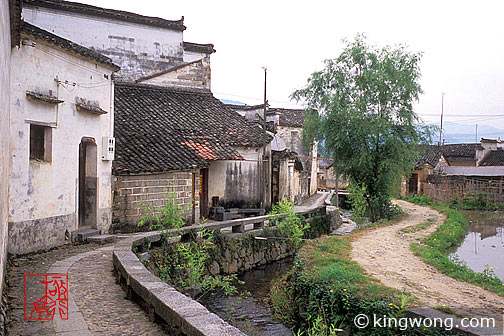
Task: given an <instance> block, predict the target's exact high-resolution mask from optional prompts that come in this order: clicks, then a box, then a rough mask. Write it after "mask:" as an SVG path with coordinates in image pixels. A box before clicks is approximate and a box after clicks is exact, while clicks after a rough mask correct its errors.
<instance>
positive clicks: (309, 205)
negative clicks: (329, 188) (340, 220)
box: [294, 191, 329, 212]
mask: <svg viewBox="0 0 504 336" xmlns="http://www.w3.org/2000/svg"><path fill="white" fill-rule="evenodd" d="M327 195H329V193H328V192H325V191H323V192H322V191H318V192H317V193H316V194H313V195H312V196H310V197H309V198H307V199H305V200H304V201H303V202H302V203H301V204H300V205H296V206H294V209H295V210H296V212H301V211H308V210H312V209H315V208H317V207H319V206H321V205H324V201H325V199H326V197H327Z"/></svg>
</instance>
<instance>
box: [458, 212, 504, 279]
mask: <svg viewBox="0 0 504 336" xmlns="http://www.w3.org/2000/svg"><path fill="white" fill-rule="evenodd" d="M461 213H462V214H463V215H464V217H465V218H466V219H467V221H468V223H469V232H468V234H467V236H466V237H465V239H464V241H463V242H462V244H461V245H460V247H459V248H458V249H457V251H456V252H455V253H454V254H452V256H455V255H456V256H457V257H458V258H459V259H460V260H463V261H464V262H466V263H467V266H469V267H470V268H472V269H473V270H475V271H476V272H482V271H483V270H485V269H491V270H492V271H493V272H495V275H496V276H497V277H499V278H500V279H501V280H504V237H503V236H504V211H477V210H465V211H461Z"/></svg>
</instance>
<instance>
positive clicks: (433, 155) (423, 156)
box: [416, 145, 441, 167]
mask: <svg viewBox="0 0 504 336" xmlns="http://www.w3.org/2000/svg"><path fill="white" fill-rule="evenodd" d="M418 152H419V154H420V157H419V158H418V160H417V162H416V166H417V167H420V166H422V165H424V164H425V163H428V164H430V165H431V166H432V167H436V165H437V164H438V162H439V159H440V158H441V151H440V150H439V146H437V145H419V146H418Z"/></svg>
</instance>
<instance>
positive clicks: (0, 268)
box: [0, 0, 11, 293]
mask: <svg viewBox="0 0 504 336" xmlns="http://www.w3.org/2000/svg"><path fill="white" fill-rule="evenodd" d="M9 21H10V20H9V3H8V0H0V293H2V286H3V276H4V270H5V261H6V258H7V231H8V226H7V217H8V216H7V214H8V204H9V202H8V197H9V188H8V182H9V161H10V160H9V158H10V151H9V137H8V136H6V134H9V106H10V82H9V74H10V59H11V39H10V22H9Z"/></svg>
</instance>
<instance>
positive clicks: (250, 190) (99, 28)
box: [23, 0, 271, 230]
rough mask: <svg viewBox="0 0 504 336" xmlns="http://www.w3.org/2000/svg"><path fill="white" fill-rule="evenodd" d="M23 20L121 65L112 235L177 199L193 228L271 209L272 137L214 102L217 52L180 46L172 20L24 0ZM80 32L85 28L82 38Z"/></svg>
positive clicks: (177, 24)
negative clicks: (214, 212)
mask: <svg viewBox="0 0 504 336" xmlns="http://www.w3.org/2000/svg"><path fill="white" fill-rule="evenodd" d="M23 16H25V17H26V19H27V20H28V21H30V22H32V23H34V24H36V25H39V26H40V27H43V28H45V29H47V30H50V31H52V32H55V33H58V34H61V35H62V36H63V37H66V38H68V39H71V40H74V41H76V42H78V43H81V44H83V45H85V46H86V47H88V48H91V49H93V50H95V51H97V52H99V53H101V54H103V55H106V56H109V57H110V58H111V59H112V60H113V61H114V62H115V63H117V64H118V65H120V66H121V70H120V71H119V72H117V74H115V82H116V84H117V85H116V88H115V92H114V102H115V113H116V114H115V127H114V128H115V132H116V141H117V145H116V147H117V152H116V154H117V155H116V158H117V161H115V162H114V176H115V181H114V212H113V214H114V228H113V229H114V230H127V228H129V229H132V228H133V227H134V226H136V224H137V222H138V221H139V219H140V217H141V211H140V204H141V203H143V202H146V204H149V205H152V206H154V207H159V206H161V205H162V204H163V203H164V202H166V195H165V194H166V192H167V191H172V190H174V191H175V192H176V195H177V199H178V201H179V202H180V203H182V204H183V205H185V206H187V208H188V209H189V210H188V211H187V214H186V217H187V219H188V221H191V222H194V221H197V220H199V218H200V217H207V216H208V215H209V210H210V207H211V206H212V205H219V206H222V207H225V208H229V207H232V208H242V207H253V208H267V207H269V206H270V204H271V200H270V194H269V192H266V191H268V190H270V185H269V183H270V182H269V181H270V180H269V178H268V177H269V175H267V174H265V173H264V171H266V169H267V168H268V165H267V163H268V160H269V159H268V157H270V155H269V156H268V153H269V152H270V149H269V140H270V136H267V137H266V142H265V141H264V140H265V139H264V136H263V131H262V129H261V127H260V126H259V125H258V124H257V123H253V122H248V121H247V120H246V119H245V118H242V117H240V116H239V115H237V114H236V113H234V112H233V111H232V110H231V109H230V108H228V107H225V106H224V105H223V104H222V103H221V102H220V101H218V100H217V99H216V98H214V97H213V95H212V93H211V91H210V88H211V67H210V55H211V54H212V53H214V52H215V50H214V48H213V45H212V44H198V43H191V42H186V41H184V40H183V31H184V30H185V29H186V27H185V26H184V24H183V18H182V19H180V20H176V21H171V20H165V19H160V18H152V17H147V16H142V15H138V14H134V13H128V12H124V11H117V10H111V9H105V8H99V7H94V6H89V5H85V4H79V3H73V2H66V1H59V0H58V1H57V0H35V1H31V0H27V1H26V6H25V8H24V9H23ZM84 27H87V28H86V29H85V28H84Z"/></svg>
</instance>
